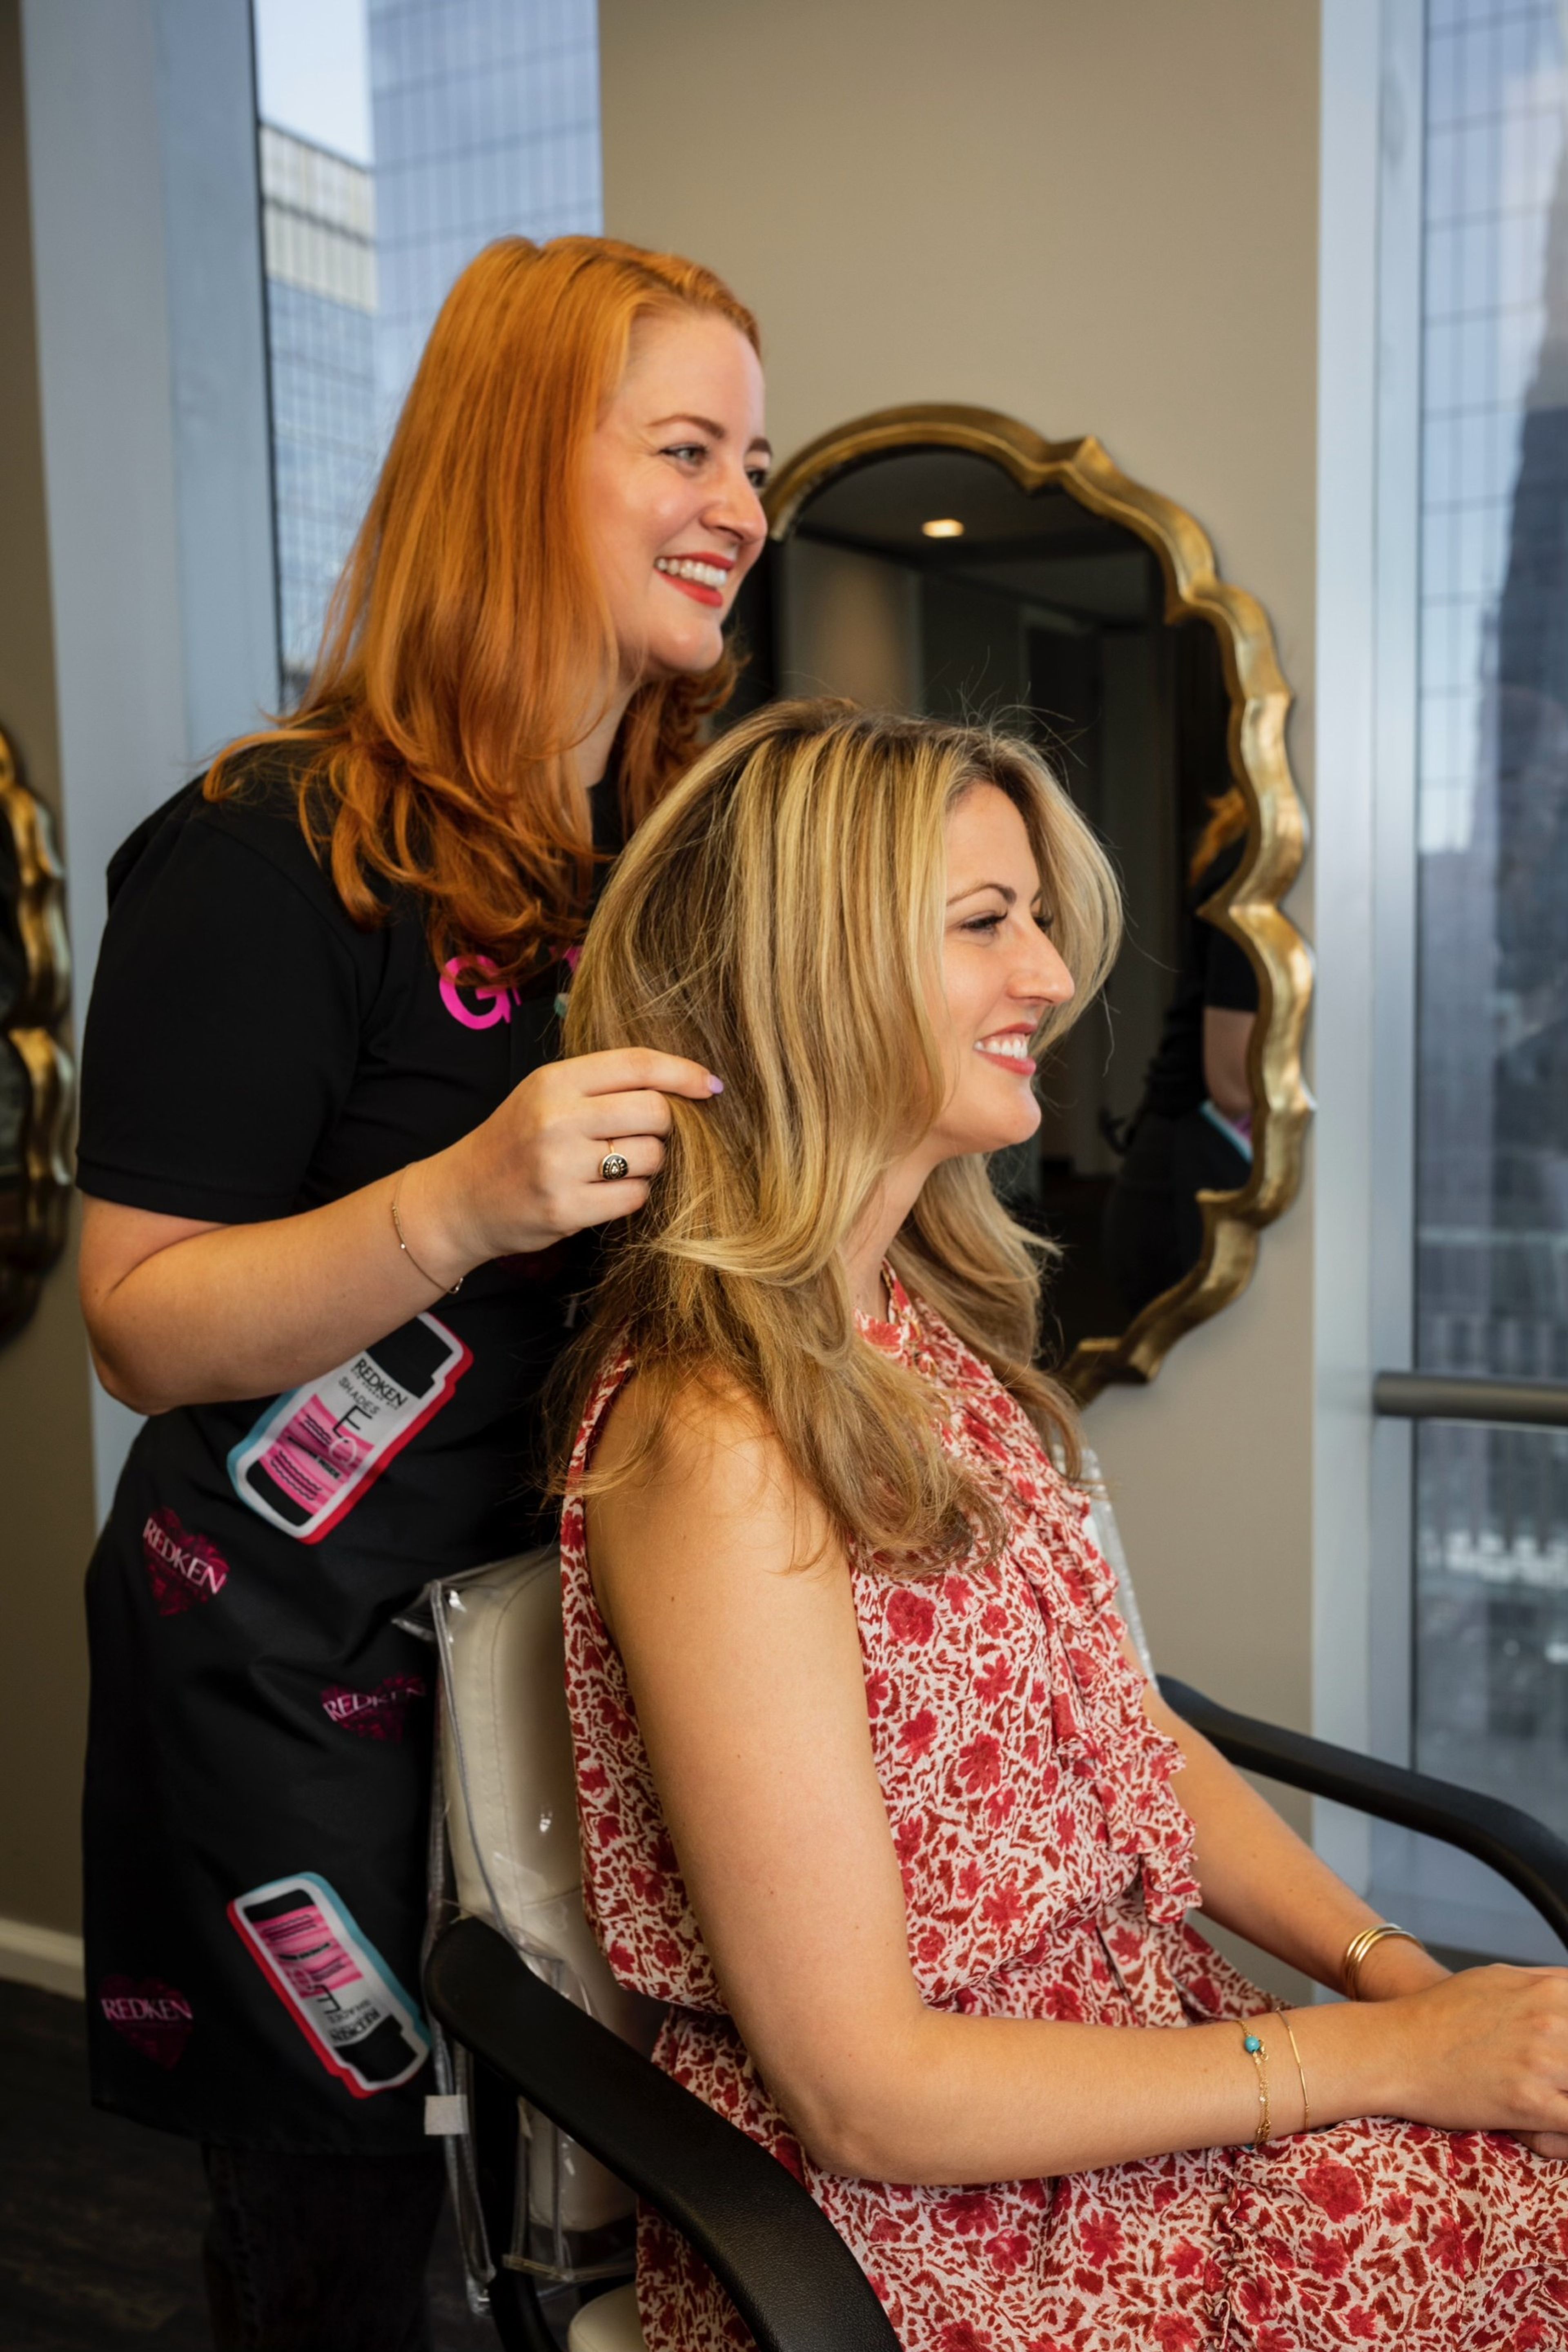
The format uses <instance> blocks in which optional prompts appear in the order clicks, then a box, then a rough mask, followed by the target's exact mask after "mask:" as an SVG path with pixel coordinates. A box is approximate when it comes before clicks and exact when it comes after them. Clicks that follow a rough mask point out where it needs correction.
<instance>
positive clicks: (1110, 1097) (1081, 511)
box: [738, 408, 1310, 1398]
mask: <svg viewBox="0 0 1568 2352" xmlns="http://www.w3.org/2000/svg"><path fill="white" fill-rule="evenodd" d="M768 505H769V509H770V514H769V520H770V524H771V543H770V548H769V553H768V557H767V559H766V562H765V563H763V564H761V565H759V566H758V567H757V569H756V571H755V572H753V574H752V579H751V581H750V582H749V583H748V588H747V593H746V597H745V601H744V602H743V604H742V610H741V612H740V614H738V625H739V628H740V632H741V635H742V640H743V645H744V650H745V651H746V654H747V656H748V670H747V675H746V685H745V691H744V694H743V698H742V699H743V703H744V706H745V707H747V708H754V707H755V705H756V704H757V703H758V702H760V701H765V700H768V699H770V698H773V696H776V695H797V694H839V695H845V696H847V697H848V698H850V699H851V700H853V701H857V702H860V703H864V704H866V705H868V706H870V707H874V708H886V709H900V710H916V711H921V712H924V713H927V714H929V715H931V716H932V717H941V718H952V719H973V720H986V719H993V720H994V721H996V722H997V723H998V724H1000V725H1001V726H1003V727H1005V728H1007V729H1009V730H1012V731H1014V732H1017V733H1021V734H1025V735H1026V736H1028V737H1029V738H1030V739H1031V740H1034V741H1035V742H1036V743H1037V745H1038V746H1039V747H1040V748H1041V749H1042V750H1043V751H1045V752H1046V753H1047V756H1048V757H1049V758H1050V760H1051V761H1052V764H1053V766H1054V767H1055V769H1056V772H1057V773H1058V775H1059V776H1060V777H1061V778H1062V780H1063V781H1064V782H1065V783H1066V784H1067V786H1068V790H1069V791H1070V792H1071V793H1072V794H1073V797H1074V799H1075V800H1076V801H1077V803H1078V805H1079V808H1080V809H1081V810H1082V812H1083V814H1084V815H1085V816H1086V817H1087V818H1088V819H1089V823H1090V824H1092V825H1093V826H1094V828H1095V830H1096V832H1097V833H1098V834H1099V835H1100V839H1101V840H1102V841H1103V842H1104V843H1105V845H1106V846H1107V847H1108V849H1109V850H1110V856H1111V858H1112V860H1113V862H1114V864H1115V866H1116V868H1117V871H1118V874H1119V876H1120V877H1121V885H1122V889H1123V894H1124V899H1125V907H1126V918H1127V930H1126V939H1125V941H1124V944H1123V947H1122V950H1121V955H1120V957H1119V959H1118V961H1117V965H1116V969H1115V971H1114V972H1113V973H1112V975H1111V978H1110V983H1109V985H1108V987H1107V989H1106V992H1105V994H1104V997H1103V999H1102V1000H1101V1002H1100V1003H1097V1004H1096V1005H1095V1006H1094V1007H1093V1008H1091V1010H1090V1011H1089V1013H1088V1014H1087V1015H1086V1016H1085V1017H1084V1019H1083V1020H1081V1021H1080V1022H1079V1024H1077V1026H1076V1027H1075V1028H1074V1029H1073V1030H1072V1031H1071V1032H1070V1033H1069V1034H1068V1036H1067V1037H1066V1038H1064V1039H1063V1040H1061V1041H1060V1043H1059V1044H1058V1046H1057V1047H1056V1048H1055V1049H1054V1050H1053V1052H1052V1053H1051V1054H1050V1055H1048V1056H1047V1060H1046V1062H1045V1064H1044V1065H1043V1066H1042V1069H1041V1073H1040V1079H1039V1090H1040V1095H1041V1099H1042V1102H1043V1105H1044V1118H1043V1120H1042V1124H1041V1127H1040V1130H1039V1133H1038V1135H1037V1137H1036V1139H1034V1141H1033V1142H1032V1143H1031V1144H1029V1145H1027V1146H1023V1147H1020V1148H1019V1149H1018V1150H1015V1151H1010V1152H1006V1153H1003V1154H1000V1155H999V1156H998V1159H997V1160H996V1162H995V1163H994V1173H995V1179H996V1182H997V1187H998V1190H999V1191H1000V1192H1002V1193H1003V1195H1004V1197H1005V1199H1006V1200H1007V1201H1008V1202H1009V1205H1010V1206H1011V1207H1012V1208H1013V1210H1014V1212H1015V1213H1016V1215H1017V1216H1019V1217H1020V1218H1021V1219H1022V1220H1023V1221H1024V1222H1025V1223H1028V1224H1030V1225H1032V1226H1034V1227H1035V1228H1036V1230H1037V1231H1038V1232H1040V1233H1042V1234H1046V1235H1047V1236H1048V1237H1049V1238H1050V1239H1051V1240H1052V1241H1053V1242H1054V1243H1055V1244H1057V1245H1058V1249H1059V1251H1060V1257H1059V1261H1058V1264H1057V1265H1056V1267H1055V1270H1054V1272H1053V1273H1052V1275H1051V1276H1050V1277H1049V1280H1048V1283H1047V1350H1046V1360H1047V1362H1048V1363H1050V1364H1051V1365H1052V1367H1053V1368H1054V1369H1056V1370H1058V1371H1059V1372H1060V1373H1061V1374H1062V1375H1063V1377H1064V1378H1065V1379H1066V1380H1067V1381H1068V1384H1069V1386H1070V1387H1071V1388H1072V1389H1073V1390H1074V1391H1075V1392H1076V1393H1077V1394H1078V1395H1079V1397H1080V1398H1088V1397H1089V1396H1091V1395H1092V1394H1093V1393H1094V1392H1095V1391H1096V1390H1097V1389H1099V1388H1100V1387H1101V1386H1103V1385H1104V1383H1105V1382H1106V1381H1110V1380H1133V1381H1138V1380H1145V1381H1146V1380H1148V1379H1151V1378H1152V1376H1153V1373H1154V1372H1155V1371H1156V1370H1157V1369H1158V1367H1159V1364H1160V1362H1161V1360H1162V1359H1163V1355H1164V1353H1165V1351H1166V1349H1168V1348H1169V1347H1170V1345H1171V1344H1172V1341H1173V1339H1175V1338H1176V1337H1177V1336H1179V1334H1180V1332H1181V1331H1183V1330H1185V1329H1188V1328H1191V1327H1192V1325H1194V1323H1197V1322H1199V1321H1202V1320H1204V1319H1205V1318H1206V1317H1207V1316H1209V1315H1212V1314H1213V1313H1215V1311H1216V1310H1217V1309H1218V1308H1219V1307H1222V1306H1224V1305H1225V1304H1226V1303H1227V1301H1228V1300H1229V1299H1230V1298H1233V1297H1236V1296H1237V1293H1238V1292H1239V1291H1240V1290H1241V1289H1242V1288H1243V1287H1244V1286H1245V1284H1246V1282H1247V1278H1248V1276H1249V1275H1250V1272H1251V1269H1252V1265H1253V1261H1254V1256H1255V1254H1256V1247H1257V1234H1258V1230H1259V1228H1260V1227H1261V1226H1262V1225H1263V1224H1265V1223H1268V1221H1269V1219H1270V1218H1272V1217H1275V1216H1278V1215H1279V1212H1280V1210H1281V1209H1283V1208H1284V1207H1285V1205H1286V1204H1287V1202H1289V1199H1290V1197H1291V1196H1292V1194H1293V1193H1294V1192H1295V1189H1296V1185H1297V1182H1298V1181H1299V1174H1300V1143H1301V1134H1302V1130H1303V1127H1304V1123H1305V1119H1306V1117H1307V1115H1308V1109H1309V1105H1308V1099H1307V1097H1306V1094H1305V1091H1304V1089H1303V1087H1302V1084H1301V1076H1300V1035H1301V1028H1302V1024H1303V1021H1304V1019H1305V1013H1306V1007H1307V1000H1308V994H1309V992H1310V967H1309V964H1308V961H1307V957H1306V951H1305V950H1304V948H1303V946H1302V943H1301V941H1300V939H1299V938H1298V936H1297V934H1296V933H1295V931H1294V930H1293V929H1292V928H1291V926H1290V925H1289V922H1288V921H1287V920H1286V919H1285V917H1284V916H1283V915H1281V913H1280V912H1279V898H1280V897H1281V896H1282V895H1283V892H1284V890H1285V888H1286V887H1288V885H1289V880H1290V878H1291V877H1292V876H1293V875H1294V873H1295V871H1296V867H1297V865H1298V864H1299V862H1300V852H1301V846H1302V824H1301V814H1300V803H1299V802H1298V800H1297V797H1296V793H1295V790H1294V787H1293V785H1292V783H1291V780H1290V775H1289V768H1288V766H1287V763H1286V758H1285V751H1284V732H1283V730H1284V718H1285V712H1286V709H1288V707H1289V694H1288V692H1287V689H1286V688H1285V686H1284V682H1283V680H1282V678H1281V677H1279V667H1278V664H1277V662H1276V660H1275V656H1274V648H1273V643H1272V638H1271V635H1270V633H1269V630H1268V623H1267V620H1266V619H1265V617H1264V615H1263V614H1262V611H1261V609H1260V608H1259V607H1258V604H1256V602H1255V600H1254V599H1252V598H1251V597H1248V596H1247V595H1246V594H1245V593H1244V592H1242V591H1240V590H1237V589H1235V588H1233V587H1231V586H1229V585H1228V584H1227V583H1222V582H1220V581H1219V580H1218V579H1217V578H1216V577H1215V572H1214V563H1213V556H1212V551H1210V549H1209V545H1208V541H1207V540H1206V539H1205V536H1204V534H1203V532H1202V531H1201V530H1199V528H1198V526H1197V525H1196V524H1195V523H1194V521H1193V520H1192V518H1191V517H1190V516H1188V515H1185V514H1184V513H1183V512H1182V511H1181V509H1178V508H1176V507H1174V506H1173V505H1172V504H1171V503H1170V502H1169V501H1168V500H1165V499H1161V498H1158V497H1157V496H1155V495H1154V494H1152V493H1151V492H1149V491H1146V490H1143V489H1142V488H1140V487H1139V486H1138V485H1137V484H1135V483H1132V482H1131V481H1129V480H1128V479H1127V478H1126V477H1124V476H1122V475H1121V474H1120V473H1119V472H1118V471H1117V469H1116V468H1115V467H1113V466H1112V465H1111V464H1110V460H1109V458H1108V457H1106V455H1105V453H1104V451H1103V450H1102V449H1100V446H1099V444H1098V443H1097V442H1094V441H1092V440H1083V441H1079V442H1072V443H1059V444H1050V443H1047V442H1044V441H1042V440H1041V439H1040V438H1039V436H1037V435H1036V434H1034V433H1032V432H1030V431H1029V429H1028V428H1027V427H1026V426H1024V425H1018V424H1016V422H1014V421H1013V420H1012V419H1010V418H1006V417H999V416H994V415H991V414H990V413H988V412H986V411H983V410H968V409H951V408H942V409H904V410H897V411H890V412H884V413H883V414H882V415H879V416H875V417H869V418H865V419H862V420H860V421H859V422H858V424H855V425H847V426H846V427H844V428H843V429H842V430H841V431H840V432H838V433H837V434H830V435H827V436H825V437H824V439H823V440H821V441H819V442H817V443H815V444H813V446H812V447H811V448H809V449H807V450H805V451H804V452H803V453H802V454H801V456H800V457H796V458H795V459H794V460H792V461H791V463H790V464H788V465H786V466H785V467H784V469H783V471H782V473H781V474H780V476H779V477H778V478H777V480H776V481H775V483H774V484H773V487H772V488H771V489H770V491H769V494H768Z"/></svg>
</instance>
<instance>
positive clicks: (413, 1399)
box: [228, 1315, 473, 1543]
mask: <svg viewBox="0 0 1568 2352" xmlns="http://www.w3.org/2000/svg"><path fill="white" fill-rule="evenodd" d="M472 1362H473V1357H472V1356H471V1355H470V1354H469V1352H468V1349H467V1348H466V1347H465V1346H464V1345H463V1342H462V1341H461V1339H458V1336H457V1334H456V1332H453V1331H448V1330H447V1327H446V1325H445V1324H444V1323H437V1320H436V1318H435V1317H434V1316H433V1315H417V1316H416V1317H415V1318H414V1320H413V1322H412V1323H405V1324H404V1325H403V1327H402V1328H401V1329H400V1330H397V1331H390V1332H388V1334H387V1336H386V1338H385V1339H377V1340H376V1341H375V1342H374V1346H372V1347H369V1348H362V1349H360V1351H359V1353H358V1355H356V1356H351V1357H350V1358H349V1360H348V1361H347V1363H345V1364H340V1365H339V1366H338V1367H337V1369H336V1370H335V1371H331V1372H327V1373H325V1374H323V1376H322V1377H321V1379H320V1380H316V1381H306V1383H305V1385H304V1387H303V1388H298V1389H290V1390H289V1391H288V1393H287V1394H286V1395H284V1396H280V1397H278V1398H275V1399H274V1401H273V1402H272V1403H271V1404H269V1405H268V1408H267V1411H266V1412H264V1413H263V1415H262V1417H261V1419H260V1420H259V1421H258V1423H257V1424H256V1426H255V1428H254V1429H253V1430H252V1431H251V1432H250V1434H249V1435H248V1437H243V1438H241V1440H240V1442H239V1444H237V1446H236V1447H235V1448H234V1450H233V1451H232V1453H231V1454H229V1457H228V1475H229V1476H230V1478H231V1479H232V1480H233V1482H234V1488H235V1492H236V1493H237V1495H238V1496H239V1498H240V1500H241V1501H242V1502H245V1503H248V1504H249V1505H250V1507H251V1509H252V1510H253V1511H258V1512H259V1513H260V1515H261V1517H263V1518H264V1519H268V1520H269V1521H270V1522H271V1524H272V1525H273V1526H274V1527H275V1528H282V1530H283V1532H284V1534H285V1535H289V1536H293V1537H294V1538H296V1540H297V1541H298V1542H300V1543H320V1542H321V1538H322V1537H323V1536H324V1535H327V1534H329V1533H330V1532H331V1529H332V1528H335V1527H336V1526H337V1524H338V1522H339V1520H340V1519H342V1517H344V1516H345V1515H346V1514H347V1513H348V1512H350V1511H352V1510H353V1507H354V1506H355V1504H356V1503H358V1502H359V1501H360V1500H361V1499H362V1498H363V1496H364V1494H365V1492H366V1490H367V1489H368V1488H369V1487H370V1486H373V1485H374V1482H375V1480H376V1479H377V1478H379V1477H380V1475H381V1474H382V1472H383V1471H384V1469H385V1467H386V1465H387V1464H388V1463H389V1462H390V1461H391V1460H392V1458H393V1456H394V1454H398V1453H400V1452H401V1451H402V1449H403V1447H404V1446H405V1445H406V1444H407V1443H408V1441H409V1439H410V1438H411V1437H412V1436H414V1434H415V1433H416V1431H417V1430H420V1429H422V1428H423V1427H424V1425H425V1423H426V1422H427V1421H428V1420H429V1419H430V1417H431V1415H432V1414H433V1413H437V1412H440V1410H441V1408H442V1406H443V1405H444V1404H447V1402H449V1401H450V1399H451V1395H452V1391H453V1390H454V1389H455V1388H456V1387H457V1385H458V1381H460V1380H461V1379H462V1377H463V1374H464V1373H465V1372H466V1371H467V1370H468V1366H469V1365H470V1364H471V1363H472Z"/></svg>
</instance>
